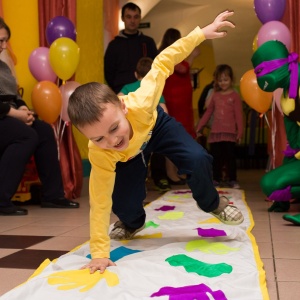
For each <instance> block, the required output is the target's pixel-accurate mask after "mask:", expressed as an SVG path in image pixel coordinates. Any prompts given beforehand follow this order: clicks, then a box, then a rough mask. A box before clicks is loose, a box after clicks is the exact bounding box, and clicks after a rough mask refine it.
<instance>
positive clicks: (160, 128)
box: [68, 11, 243, 273]
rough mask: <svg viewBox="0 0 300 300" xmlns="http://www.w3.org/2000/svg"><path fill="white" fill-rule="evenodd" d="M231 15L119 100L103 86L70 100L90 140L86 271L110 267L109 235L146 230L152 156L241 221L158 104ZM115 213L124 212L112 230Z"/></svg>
mask: <svg viewBox="0 0 300 300" xmlns="http://www.w3.org/2000/svg"><path fill="white" fill-rule="evenodd" d="M232 15H233V12H229V11H225V12H223V13H221V14H219V15H218V16H217V17H216V19H215V20H214V22H213V23H211V24H210V25H208V26H206V27H204V28H203V29H202V30H201V29H200V28H199V27H197V28H195V29H194V30H193V31H192V32H191V33H189V34H188V35H187V36H186V37H183V38H181V39H179V40H178V41H176V42H175V43H174V44H172V45H171V46H170V47H168V48H166V49H165V50H164V51H162V52H161V53H160V54H159V55H158V56H157V57H156V58H155V60H154V62H153V64H152V68H151V70H150V72H149V73H148V74H147V75H146V76H145V77H144V78H143V80H142V81H141V86H140V88H139V89H137V90H136V91H135V92H133V93H129V94H128V95H126V96H120V98H119V97H118V96H117V95H116V94H115V93H114V92H113V91H112V90H111V89H110V88H109V87H108V86H107V85H105V84H100V83H96V82H91V83H87V84H84V85H81V86H80V87H78V88H77V89H76V90H75V91H74V93H73V94H72V95H71V97H70V99H69V106H68V113H69V117H70V120H71V122H72V123H73V124H74V125H75V126H76V127H77V128H78V129H79V130H80V131H81V132H82V133H83V134H84V135H85V136H86V137H87V138H88V139H89V140H90V142H89V160H90V162H91V165H92V170H91V175H90V186H89V192H90V206H91V211H90V249H91V255H92V260H91V262H90V263H88V264H87V265H85V266H83V268H89V269H90V272H91V273H94V272H95V271H96V270H100V272H101V273H103V272H104V270H105V269H106V267H108V266H113V265H115V264H114V263H113V262H112V261H111V260H110V259H109V252H110V238H111V239H116V240H123V239H131V238H132V237H133V236H134V235H135V234H136V233H137V232H139V231H141V230H142V229H143V228H144V224H145V219H146V215H145V211H144V207H143V200H144V199H145V197H146V193H145V179H146V176H147V166H148V161H149V158H150V155H151V153H155V152H157V153H160V154H163V155H165V156H167V157H168V158H169V159H170V160H171V161H172V162H173V163H174V164H175V165H176V166H177V168H178V170H179V173H180V174H186V176H187V184H188V185H189V187H190V189H191V191H192V194H193V198H194V199H195V200H196V202H197V205H198V207H199V208H201V209H202V210H203V211H205V212H209V213H211V214H213V215H214V216H215V217H217V218H218V219H220V220H221V221H222V222H223V223H225V224H230V225H237V224H240V223H242V222H243V215H242V213H241V212H240V211H239V209H238V208H237V207H235V206H232V205H230V204H229V203H228V199H227V198H225V197H219V194H218V191H217V190H216V189H215V187H214V185H213V180H212V157H211V156H210V155H209V154H208V153H207V152H206V150H204V149H203V148H202V147H201V146H200V145H199V144H198V143H197V142H196V141H195V140H194V139H193V138H192V137H191V136H190V135H189V134H188V133H187V132H186V131H185V130H184V128H183V127H182V126H181V125H180V124H179V123H177V122H176V121H175V120H174V119H173V118H171V117H170V116H169V115H167V114H166V113H164V111H163V110H162V109H161V108H160V107H159V106H158V102H159V99H160V96H161V94H162V91H163V88H164V84H165V80H166V79H167V78H168V76H170V75H171V74H172V72H173V70H174V66H175V65H176V64H178V63H179V62H181V61H182V60H183V59H184V58H185V57H187V56H188V55H189V54H190V53H191V52H192V50H193V49H194V48H195V47H196V46H198V45H199V44H200V43H201V42H203V41H204V40H205V39H213V38H220V37H224V36H225V35H226V32H224V31H219V30H221V29H222V28H223V27H225V26H229V27H232V28H234V25H233V24H232V23H231V22H230V21H228V20H227V18H228V17H230V16H232ZM111 210H112V211H113V212H114V213H115V214H116V215H117V216H118V218H119V221H117V222H116V223H115V224H114V227H113V229H112V231H111V232H110V234H108V232H109V225H110V215H111Z"/></svg>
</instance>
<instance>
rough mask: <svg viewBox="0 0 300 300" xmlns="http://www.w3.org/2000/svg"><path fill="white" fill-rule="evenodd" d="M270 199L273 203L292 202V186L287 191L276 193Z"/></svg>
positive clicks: (277, 191)
mask: <svg viewBox="0 0 300 300" xmlns="http://www.w3.org/2000/svg"><path fill="white" fill-rule="evenodd" d="M268 198H269V199H270V200H273V201H290V200H291V199H292V198H293V196H292V194H291V186H290V185H289V186H288V187H286V188H285V189H282V190H276V191H274V192H273V193H272V194H271V195H270V196H269V197H268Z"/></svg>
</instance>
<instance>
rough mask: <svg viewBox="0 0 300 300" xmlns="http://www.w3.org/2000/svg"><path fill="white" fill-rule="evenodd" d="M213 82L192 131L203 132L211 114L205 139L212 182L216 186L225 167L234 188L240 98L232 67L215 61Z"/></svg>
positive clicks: (235, 182) (240, 123)
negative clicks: (235, 87)
mask: <svg viewBox="0 0 300 300" xmlns="http://www.w3.org/2000/svg"><path fill="white" fill-rule="evenodd" d="M214 82H215V84H214V91H213V92H212V94H211V95H210V99H209V101H210V102H209V104H208V107H207V109H206V111H205V113H204V115H203V116H202V118H201V119H200V121H199V123H198V125H197V128H196V133H197V135H198V136H201V135H202V134H203V129H204V127H205V125H206V124H207V123H208V121H209V120H210V118H211V116H212V115H213V116H214V117H213V120H212V124H211V130H210V134H209V137H208V143H209V144H210V153H211V155H212V156H213V158H214V161H213V179H214V184H215V186H220V184H221V181H223V169H224V167H225V169H226V173H227V175H228V180H229V187H231V188H236V189H238V188H240V186H239V184H238V182H237V172H236V158H235V145H236V143H240V142H241V139H242V135H243V109H242V101H241V98H240V96H239V94H238V93H237V92H236V91H235V90H234V89H233V71H232V68H231V67H230V66H228V65H225V64H222V65H218V66H217V67H216V70H215V72H214Z"/></svg>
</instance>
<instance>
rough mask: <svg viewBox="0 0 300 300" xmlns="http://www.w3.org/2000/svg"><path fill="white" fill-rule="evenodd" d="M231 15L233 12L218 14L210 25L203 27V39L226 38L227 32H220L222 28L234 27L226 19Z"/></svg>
mask: <svg viewBox="0 0 300 300" xmlns="http://www.w3.org/2000/svg"><path fill="white" fill-rule="evenodd" d="M233 14H234V12H233V11H228V10H227V11H224V12H222V13H220V14H219V15H218V16H217V17H216V18H215V20H214V21H213V22H212V23H211V24H209V25H207V26H205V27H203V28H202V32H203V34H204V36H205V38H206V39H215V38H221V37H224V36H226V35H227V32H226V31H222V30H221V29H222V28H223V27H231V28H235V25H234V24H233V23H232V22H231V21H228V20H227V18H229V17H231V16H232V15H233Z"/></svg>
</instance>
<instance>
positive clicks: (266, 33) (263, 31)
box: [257, 21, 291, 50]
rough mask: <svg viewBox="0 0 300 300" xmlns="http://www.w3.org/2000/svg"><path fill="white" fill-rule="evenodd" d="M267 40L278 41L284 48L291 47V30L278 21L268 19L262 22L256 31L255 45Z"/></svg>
mask: <svg viewBox="0 0 300 300" xmlns="http://www.w3.org/2000/svg"><path fill="white" fill-rule="evenodd" d="M267 41H280V42H282V43H283V44H285V46H286V48H287V49H288V50H290V48H291V32H290V30H289V29H288V27H287V26H286V25H285V24H283V23H282V22H279V21H270V22H267V23H266V24H264V25H263V26H262V27H261V28H260V29H259V31H258V33H257V46H258V47H259V46H260V45H262V44H263V43H265V42H267Z"/></svg>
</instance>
